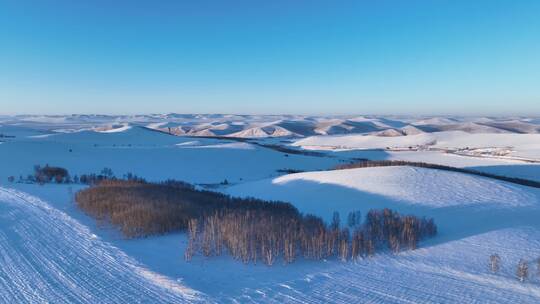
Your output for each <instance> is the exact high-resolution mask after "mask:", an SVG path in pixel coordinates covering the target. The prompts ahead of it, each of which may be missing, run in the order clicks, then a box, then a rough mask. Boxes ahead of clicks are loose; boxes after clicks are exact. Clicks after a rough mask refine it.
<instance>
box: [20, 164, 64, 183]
mask: <svg viewBox="0 0 540 304" xmlns="http://www.w3.org/2000/svg"><path fill="white" fill-rule="evenodd" d="M29 178H30V179H31V180H33V181H34V182H37V183H39V184H46V183H51V182H56V183H58V184H63V183H69V182H71V178H70V176H69V173H68V170H66V169H64V168H62V167H54V166H49V165H48V164H47V165H45V166H43V167H42V166H40V165H36V166H34V175H33V176H29Z"/></svg>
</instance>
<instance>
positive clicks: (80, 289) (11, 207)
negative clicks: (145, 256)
mask: <svg viewBox="0 0 540 304" xmlns="http://www.w3.org/2000/svg"><path fill="white" fill-rule="evenodd" d="M0 228H1V229H0V290H2V292H0V303H48V302H51V301H53V302H54V303H183V302H195V301H199V300H203V298H204V297H203V295H201V294H199V293H197V292H195V291H193V290H191V289H189V288H187V287H184V286H182V285H181V284H178V283H177V282H174V281H172V280H169V279H168V278H165V277H162V276H160V275H158V274H155V273H153V272H151V271H149V270H147V269H145V268H144V267H142V266H141V265H139V264H137V263H136V262H135V261H134V260H133V259H132V258H130V257H128V256H127V255H126V254H124V253H123V252H122V251H121V250H119V249H118V248H116V247H114V246H112V245H110V244H108V243H106V242H104V241H102V240H101V239H99V238H98V237H96V236H95V235H93V234H92V233H91V232H90V231H89V230H88V229H87V228H86V227H85V226H83V225H81V224H80V223H78V222H77V221H75V220H74V219H72V218H71V217H69V216H68V215H66V214H65V213H63V212H61V211H59V210H57V209H54V208H52V207H51V206H50V205H48V204H47V203H46V202H43V201H41V200H40V199H38V198H36V197H33V196H30V195H28V194H26V193H23V192H20V191H16V190H12V189H6V188H1V187H0Z"/></svg>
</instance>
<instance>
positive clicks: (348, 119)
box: [0, 114, 540, 138]
mask: <svg viewBox="0 0 540 304" xmlns="http://www.w3.org/2000/svg"><path fill="white" fill-rule="evenodd" d="M0 123H1V124H8V125H21V124H22V125H24V126H29V127H32V128H40V129H45V130H52V129H53V127H54V129H55V130H57V131H60V132H64V131H74V130H81V129H87V130H91V129H94V130H99V131H108V130H117V131H121V130H122V128H121V127H120V128H118V126H127V125H130V126H146V127H148V128H153V129H156V130H160V131H163V132H167V133H171V134H174V135H189V136H230V137H242V138H264V137H306V136H313V135H338V134H368V133H371V134H375V135H377V134H378V135H381V136H389V135H391V136H400V135H405V136H406V135H416V134H419V133H422V132H428V133H431V132H443V131H463V132H467V133H472V134H474V133H528V134H534V133H540V124H539V123H538V119H537V118H532V117H529V118H526V117H524V118H516V117H509V118H504V117H446V116H435V117H414V116H410V117H409V116H400V117H396V116H355V115H345V116H307V115H231V114H152V115H118V116H109V115H66V116H62V115H54V116H32V115H21V116H12V117H10V116H4V117H2V118H1V119H0Z"/></svg>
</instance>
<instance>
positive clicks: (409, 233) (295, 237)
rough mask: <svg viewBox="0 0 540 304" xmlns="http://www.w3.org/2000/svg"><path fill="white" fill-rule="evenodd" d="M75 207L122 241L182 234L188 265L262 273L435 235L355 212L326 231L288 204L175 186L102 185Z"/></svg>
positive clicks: (396, 247) (426, 225)
mask: <svg viewBox="0 0 540 304" xmlns="http://www.w3.org/2000/svg"><path fill="white" fill-rule="evenodd" d="M76 202H77V204H78V206H79V207H80V208H82V209H83V210H84V211H85V212H86V213H88V214H90V215H91V216H93V217H95V218H97V219H98V220H101V221H105V222H109V223H111V224H112V225H114V226H117V227H119V228H120V230H121V231H122V233H123V234H124V235H125V236H126V237H130V238H131V237H144V236H148V235H153V234H164V233H168V232H171V231H179V230H187V231H188V235H189V244H188V247H187V249H186V251H185V258H186V259H187V260H190V259H191V258H192V257H193V256H194V255H196V254H202V255H204V256H218V255H221V254H229V255H231V256H233V257H234V258H236V259H238V260H241V261H243V262H246V263H248V262H255V263H256V262H262V263H265V264H267V265H272V264H274V263H275V262H276V261H277V260H282V261H283V262H284V263H291V262H293V261H295V260H296V259H297V258H298V257H305V258H309V259H316V260H320V259H325V258H332V257H335V258H339V259H341V260H344V261H346V260H355V259H358V258H361V257H365V256H371V255H373V254H374V253H375V252H376V251H377V250H381V249H385V248H389V249H390V250H392V251H394V252H398V251H401V250H406V249H415V248H416V247H417V244H418V241H420V240H421V239H422V238H425V237H431V236H434V235H435V234H436V233H437V227H436V226H435V223H434V222H433V220H432V219H426V218H418V217H415V216H410V215H401V214H399V213H397V212H395V211H392V210H390V209H384V210H371V211H369V212H368V213H367V214H366V216H365V220H364V221H362V218H361V214H360V213H359V212H352V213H350V214H349V215H348V217H347V220H346V223H344V224H343V225H342V224H341V221H340V217H339V214H338V213H335V214H334V216H333V220H332V222H331V223H330V224H327V223H325V222H324V221H323V220H322V219H321V218H319V217H317V216H313V215H303V214H301V213H300V212H299V211H298V209H296V208H295V207H294V206H292V205H291V204H289V203H285V202H273V201H264V200H259V199H253V198H247V199H242V198H235V197H230V196H228V195H224V194H221V193H217V192H212V191H206V190H199V189H197V188H195V187H194V186H192V185H190V184H187V183H183V182H178V181H166V182H162V183H148V182H144V181H139V180H130V181H128V180H112V179H111V180H103V181H101V182H99V183H97V184H95V185H93V186H92V187H90V188H87V189H83V190H81V191H80V192H78V193H77V195H76Z"/></svg>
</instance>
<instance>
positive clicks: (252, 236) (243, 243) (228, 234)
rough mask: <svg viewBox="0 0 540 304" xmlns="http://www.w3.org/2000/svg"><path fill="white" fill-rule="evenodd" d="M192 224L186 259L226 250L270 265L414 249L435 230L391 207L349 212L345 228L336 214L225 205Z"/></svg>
mask: <svg viewBox="0 0 540 304" xmlns="http://www.w3.org/2000/svg"><path fill="white" fill-rule="evenodd" d="M283 211H286V212H283ZM188 228H189V229H188V232H189V245H188V248H187V250H186V252H185V257H186V259H187V260H190V259H191V258H192V257H193V255H195V254H196V253H202V254H203V255H204V256H217V255H221V254H222V253H223V252H226V253H228V254H229V255H231V256H233V257H234V258H236V259H238V260H241V261H243V262H245V263H248V262H253V263H256V262H258V261H261V262H263V263H265V264H267V265H272V264H273V263H274V262H275V261H276V260H278V259H280V258H281V259H282V260H283V262H284V263H291V262H293V261H294V260H295V259H296V258H297V257H298V256H301V257H304V258H308V259H315V260H321V259H327V258H332V257H336V258H338V259H340V260H342V261H347V260H356V259H359V258H362V257H366V256H371V255H373V254H375V252H376V251H377V250H381V249H384V248H389V249H390V250H392V251H393V252H399V251H401V250H407V249H415V248H416V247H417V244H418V241H419V240H421V239H423V238H425V237H431V236H434V235H435V234H436V233H437V227H436V225H435V223H434V222H433V220H432V219H425V218H418V217H415V216H410V215H407V216H403V215H400V214H399V213H397V212H395V211H392V210H390V209H383V210H371V211H369V212H368V214H367V215H366V218H365V221H364V222H363V223H362V221H361V218H360V214H359V213H358V212H353V213H350V214H349V216H348V225H347V226H345V227H342V225H340V218H339V214H338V213H335V214H334V216H333V220H332V222H331V223H330V225H327V224H326V223H325V222H324V221H323V220H322V219H321V218H319V217H316V216H313V215H302V214H300V213H299V212H297V211H296V210H294V211H293V210H281V212H276V210H274V208H272V207H271V208H259V209H257V210H253V209H252V208H241V209H237V208H227V209H223V210H220V211H217V212H214V213H213V214H211V215H207V216H204V217H202V218H194V219H191V220H190V222H189V227H188Z"/></svg>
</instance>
